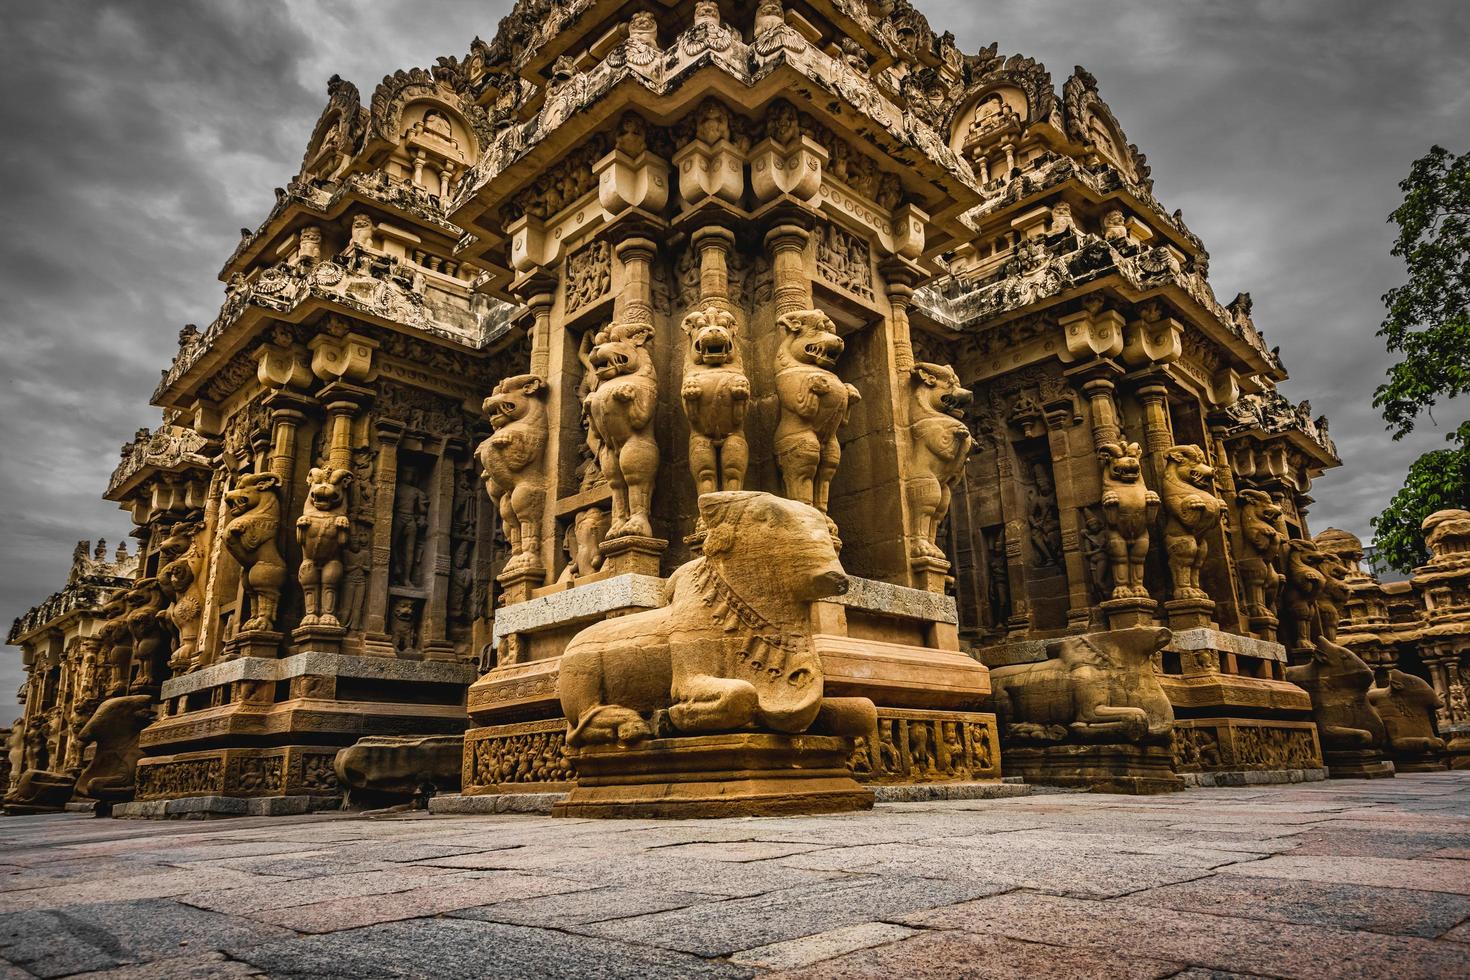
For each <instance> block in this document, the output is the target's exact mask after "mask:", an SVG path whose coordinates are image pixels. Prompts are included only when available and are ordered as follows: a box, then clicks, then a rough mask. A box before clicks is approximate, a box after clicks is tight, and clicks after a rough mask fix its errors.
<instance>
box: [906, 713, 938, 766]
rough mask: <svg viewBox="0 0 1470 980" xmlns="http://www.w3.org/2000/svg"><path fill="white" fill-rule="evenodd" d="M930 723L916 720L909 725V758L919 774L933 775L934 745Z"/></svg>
mask: <svg viewBox="0 0 1470 980" xmlns="http://www.w3.org/2000/svg"><path fill="white" fill-rule="evenodd" d="M930 734H931V733H930V730H929V723H928V722H924V721H916V722H913V723H912V724H910V725H909V760H910V761H911V762H912V763H913V771H914V772H915V773H917V774H919V775H933V774H934V773H935V770H936V767H935V765H934V745H933V742H932V741H931V739H930Z"/></svg>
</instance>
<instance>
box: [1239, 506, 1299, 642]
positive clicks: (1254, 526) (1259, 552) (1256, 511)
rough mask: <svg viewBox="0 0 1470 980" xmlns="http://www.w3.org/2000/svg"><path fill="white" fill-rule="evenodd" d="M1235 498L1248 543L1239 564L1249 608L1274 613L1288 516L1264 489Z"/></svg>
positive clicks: (1259, 614) (1253, 613)
mask: <svg viewBox="0 0 1470 980" xmlns="http://www.w3.org/2000/svg"><path fill="white" fill-rule="evenodd" d="M1235 502H1236V506H1237V507H1239V509H1240V531H1241V535H1240V536H1241V540H1242V541H1243V542H1244V543H1245V547H1244V548H1243V549H1242V552H1243V553H1242V554H1241V555H1239V556H1238V557H1237V560H1236V565H1237V567H1239V569H1240V581H1241V584H1242V585H1243V586H1244V587H1245V608H1246V612H1247V613H1248V614H1249V615H1250V616H1251V617H1253V618H1259V617H1266V616H1274V615H1275V613H1274V612H1273V610H1274V609H1275V608H1276V603H1277V598H1278V596H1279V595H1280V592H1281V582H1282V576H1281V573H1280V571H1278V566H1279V563H1280V561H1281V553H1282V551H1283V549H1284V548H1285V547H1286V540H1287V533H1286V523H1285V517H1284V516H1283V515H1282V512H1281V508H1280V507H1279V506H1277V504H1276V501H1274V500H1272V499H1271V497H1270V495H1269V494H1266V493H1262V492H1261V491H1260V490H1242V491H1241V492H1240V493H1239V494H1238V495H1237V496H1236V498H1235Z"/></svg>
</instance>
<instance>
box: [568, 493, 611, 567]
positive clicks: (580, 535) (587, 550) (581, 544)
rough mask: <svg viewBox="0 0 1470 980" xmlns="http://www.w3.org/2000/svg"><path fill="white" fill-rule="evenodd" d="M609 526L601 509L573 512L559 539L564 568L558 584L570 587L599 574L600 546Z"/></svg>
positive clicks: (609, 521)
mask: <svg viewBox="0 0 1470 980" xmlns="http://www.w3.org/2000/svg"><path fill="white" fill-rule="evenodd" d="M610 525H611V520H610V518H609V517H608V514H607V511H605V510H603V509H602V508H601V507H588V508H587V509H586V510H581V511H578V512H577V516H576V517H574V518H572V523H571V524H569V525H568V526H567V530H566V534H565V535H564V536H563V537H562V549H563V550H564V551H565V552H566V555H567V567H566V568H565V569H563V570H562V573H561V578H560V579H559V581H561V582H564V583H570V582H573V581H575V580H577V579H579V578H585V577H587V576H588V575H593V574H596V573H597V572H599V571H601V570H602V542H603V541H604V540H605V539H606V538H607V529H608V527H609V526H610Z"/></svg>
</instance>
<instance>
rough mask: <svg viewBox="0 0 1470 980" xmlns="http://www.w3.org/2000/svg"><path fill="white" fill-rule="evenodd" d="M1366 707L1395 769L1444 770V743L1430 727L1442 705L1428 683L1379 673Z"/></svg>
mask: <svg viewBox="0 0 1470 980" xmlns="http://www.w3.org/2000/svg"><path fill="white" fill-rule="evenodd" d="M1368 703H1369V704H1371V705H1372V706H1373V710H1374V711H1375V712H1377V713H1378V717H1379V718H1380V719H1382V720H1383V728H1384V732H1385V734H1386V736H1387V738H1388V750H1389V752H1390V753H1391V754H1392V755H1393V759H1394V764H1395V766H1396V768H1399V769H1403V770H1406V771H1410V772H1413V771H1428V770H1435V769H1443V768H1444V767H1445V766H1444V762H1443V761H1442V759H1441V755H1442V753H1443V752H1444V750H1445V741H1444V739H1442V738H1440V737H1439V734H1438V732H1436V731H1435V727H1434V719H1435V716H1436V715H1437V714H1438V713H1439V711H1440V709H1441V708H1443V707H1444V702H1443V701H1442V700H1441V699H1440V696H1439V693H1438V692H1437V691H1435V689H1434V688H1433V687H1431V686H1430V685H1429V682H1428V681H1425V680H1424V679H1423V678H1421V677H1415V676H1414V675H1413V674H1406V673H1404V672H1403V671H1402V670H1392V669H1388V670H1379V671H1378V672H1377V676H1376V678H1375V682H1374V685H1373V687H1372V689H1370V690H1369V691H1368Z"/></svg>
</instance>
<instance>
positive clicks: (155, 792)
mask: <svg viewBox="0 0 1470 980" xmlns="http://www.w3.org/2000/svg"><path fill="white" fill-rule="evenodd" d="M336 757H337V749H336V747H335V746H307V745H287V746H280V747H276V748H264V749H233V748H232V749H207V750H204V751H201V752H181V753H178V754H176V755H166V756H158V757H155V758H149V759H143V760H142V761H140V762H139V763H138V791H137V795H136V799H138V800H140V801H148V800H176V799H181V798H184V797H190V796H223V797H235V798H246V797H263V796H322V797H336V796H339V795H341V787H340V785H339V784H338V782H337V775H336V773H335V772H334V771H333V768H332V763H333V760H334V759H335V758H336Z"/></svg>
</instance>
